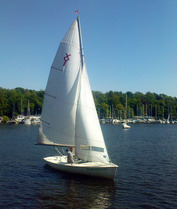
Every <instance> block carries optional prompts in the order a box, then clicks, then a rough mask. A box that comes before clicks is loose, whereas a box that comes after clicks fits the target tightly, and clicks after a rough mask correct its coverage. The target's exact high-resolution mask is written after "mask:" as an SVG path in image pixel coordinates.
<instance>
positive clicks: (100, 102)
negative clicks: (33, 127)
mask: <svg viewBox="0 0 177 209" xmlns="http://www.w3.org/2000/svg"><path fill="white" fill-rule="evenodd" d="M126 94H127V116H128V117H134V116H153V117H156V119H158V118H163V117H164V118H167V117H168V115H170V117H171V118H173V119H176V118H177V98H176V97H170V96H167V95H165V94H160V95H158V94H156V93H151V92H147V93H146V94H143V93H141V92H136V93H132V92H130V91H129V92H126ZM126 94H125V93H122V92H117V91H114V92H113V91H109V92H106V93H101V92H99V91H93V96H94V100H95V104H96V108H97V112H98V115H99V117H100V118H106V117H110V116H111V117H116V118H124V117H125V112H126V111H125V110H126ZM43 98H44V91H42V90H41V91H35V90H28V89H23V88H15V89H3V88H0V116H8V117H10V118H11V117H12V116H16V115H18V114H21V113H23V114H24V115H26V114H27V107H28V101H29V102H30V111H31V114H34V115H35V114H41V111H42V103H43Z"/></svg>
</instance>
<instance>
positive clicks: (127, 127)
mask: <svg viewBox="0 0 177 209" xmlns="http://www.w3.org/2000/svg"><path fill="white" fill-rule="evenodd" d="M122 126H123V128H124V129H129V128H131V126H129V125H127V124H126V123H123V124H122Z"/></svg>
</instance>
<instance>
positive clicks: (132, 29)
mask: <svg viewBox="0 0 177 209" xmlns="http://www.w3.org/2000/svg"><path fill="white" fill-rule="evenodd" d="M0 5H1V6H0V87H3V88H8V89H12V88H16V87H23V88H28V89H34V90H45V87H46V83H47V79H48V75H49V70H50V67H51V64H52V61H53V59H54V56H55V53H56V51H57V48H58V46H59V43H60V41H61V39H62V38H63V36H64V34H65V33H66V31H67V30H68V28H69V26H70V25H71V23H72V22H73V20H74V18H75V17H76V15H75V14H74V11H76V10H78V11H79V16H80V20H81V29H82V36H83V45H84V53H85V59H86V65H87V70H88V74H89V78H90V83H91V88H92V90H95V91H101V92H103V93H104V92H107V91H110V90H112V91H122V92H123V93H125V92H127V91H132V92H133V93H135V92H137V91H140V92H142V93H146V92H148V91H150V92H155V93H157V94H161V93H164V94H166V95H169V96H173V97H174V96H175V97H177V0H37V1H36V0H25V1H24V0H5V1H4V0H0Z"/></svg>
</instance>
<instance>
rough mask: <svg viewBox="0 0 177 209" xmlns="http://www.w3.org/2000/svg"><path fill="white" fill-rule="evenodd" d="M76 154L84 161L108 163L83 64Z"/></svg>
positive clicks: (77, 115)
mask: <svg viewBox="0 0 177 209" xmlns="http://www.w3.org/2000/svg"><path fill="white" fill-rule="evenodd" d="M76 154H77V156H78V157H79V158H80V159H82V160H84V161H93V162H108V161H109V156H108V153H107V149H106V146H105V142H104V138H103V134H102V131H101V127H100V123H99V120H98V115H97V112H96V108H95V103H94V100H93V95H92V91H91V88H90V83H89V79H88V74H87V70H86V66H85V62H84V65H83V69H82V70H81V75H80V94H79V100H78V107H77V112H76Z"/></svg>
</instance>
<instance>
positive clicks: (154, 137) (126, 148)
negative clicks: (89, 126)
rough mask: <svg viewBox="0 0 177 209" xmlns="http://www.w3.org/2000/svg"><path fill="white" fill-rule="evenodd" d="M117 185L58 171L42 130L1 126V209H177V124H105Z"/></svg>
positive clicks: (53, 152)
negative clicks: (40, 140) (38, 142)
mask: <svg viewBox="0 0 177 209" xmlns="http://www.w3.org/2000/svg"><path fill="white" fill-rule="evenodd" d="M102 130H103V134H104V137H105V141H106V144H107V148H108V152H109V155H110V157H111V159H112V161H113V162H114V163H116V164H118V165H119V168H118V172H117V174H116V178H115V181H114V182H112V181H110V180H103V179H96V178H91V177H82V176H77V175H71V174H65V173H61V172H58V171H55V170H53V169H51V168H49V167H48V166H46V165H45V164H44V161H43V160H42V158H43V157H45V156H49V155H51V154H56V152H55V150H54V148H52V147H45V146H35V145H34V141H35V139H36V138H37V134H38V126H25V125H18V126H15V125H12V126H10V125H0V190H1V191H0V208H5V209H8V208H10V209H11V208H18V209H19V208H44V209H45V208H94V209H95V208H101V209H103V208H122V209H125V208H165V209H167V208H177V124H174V125H173V124H162V125H160V124H152V125H150V124H147V125H144V124H135V125H132V128H131V129H130V130H123V129H122V127H121V126H120V125H102Z"/></svg>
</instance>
